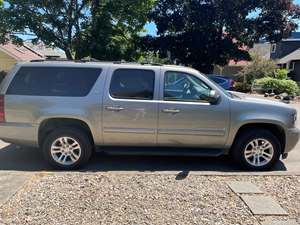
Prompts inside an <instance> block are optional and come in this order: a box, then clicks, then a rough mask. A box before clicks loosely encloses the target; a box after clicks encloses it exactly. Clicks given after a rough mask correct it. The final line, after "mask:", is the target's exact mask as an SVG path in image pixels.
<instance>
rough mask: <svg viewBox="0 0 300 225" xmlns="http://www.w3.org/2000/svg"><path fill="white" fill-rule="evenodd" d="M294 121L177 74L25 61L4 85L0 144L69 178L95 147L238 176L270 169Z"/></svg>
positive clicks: (292, 113) (287, 113) (283, 111)
mask: <svg viewBox="0 0 300 225" xmlns="http://www.w3.org/2000/svg"><path fill="white" fill-rule="evenodd" d="M296 119H297V111H296V110H295V109H294V108H292V107H290V106H288V105H286V104H283V103H279V102H274V101H268V100H264V99H260V98H253V97H251V96H247V95H238V94H235V93H232V92H229V91H225V90H224V89H223V88H221V87H220V86H219V85H217V84H215V83H214V82H212V81H211V80H210V79H208V78H207V77H206V76H205V75H203V74H201V73H200V72H198V71H196V70H194V69H191V68H187V67H180V66H166V65H152V64H144V65H142V64H134V63H129V64H128V63H127V64H126V63H113V62H111V63H102V62H99V63H96V62H93V63H92V62H85V63H83V62H53V61H45V62H43V61H41V62H28V63H20V64H18V65H17V66H16V67H14V69H13V70H12V71H11V72H10V73H9V74H8V75H7V76H6V77H5V79H4V81H3V82H2V83H1V86H0V138H1V139H3V140H4V141H6V142H8V143H15V144H19V145H28V146H35V147H40V149H41V150H42V152H43V154H44V157H45V159H46V160H47V161H48V162H49V163H50V164H51V165H52V166H54V167H55V168H59V169H67V170H69V169H74V168H78V167H79V166H81V165H83V164H84V163H86V162H87V161H88V160H89V159H90V157H91V155H92V152H93V151H94V150H95V149H99V150H101V151H103V152H106V153H111V154H150V155H153V154H155V155H167V156H172V155H173V156H174V155H178V156H195V155H197V156H220V155H231V157H232V158H233V159H235V161H236V162H237V163H239V164H240V165H241V166H243V167H244V168H247V169H251V170H266V169H270V168H271V167H272V166H273V165H274V164H275V163H276V162H278V160H279V159H280V156H282V157H283V158H286V157H287V156H288V153H289V152H290V151H291V150H292V149H293V148H294V146H295V145H296V143H297V142H298V140H299V135H300V131H299V129H297V128H296V126H295V124H296ZM116 146H119V147H117V148H109V147H116ZM122 146H127V147H129V148H125V149H123V148H121V147H122ZM135 147H139V148H135ZM149 147H150V148H149Z"/></svg>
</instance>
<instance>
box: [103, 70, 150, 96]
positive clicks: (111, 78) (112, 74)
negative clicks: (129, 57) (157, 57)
mask: <svg viewBox="0 0 300 225" xmlns="http://www.w3.org/2000/svg"><path fill="white" fill-rule="evenodd" d="M119 70H139V71H150V72H153V74H154V79H153V96H152V98H151V99H148V98H129V97H119V96H114V95H113V94H112V93H111V85H112V80H113V76H114V74H115V72H117V71H119ZM155 81H156V72H155V71H154V70H152V69H133V68H118V69H116V70H114V71H112V73H111V76H110V82H109V91H108V93H109V96H110V97H111V98H112V99H115V100H128V101H154V99H155Z"/></svg>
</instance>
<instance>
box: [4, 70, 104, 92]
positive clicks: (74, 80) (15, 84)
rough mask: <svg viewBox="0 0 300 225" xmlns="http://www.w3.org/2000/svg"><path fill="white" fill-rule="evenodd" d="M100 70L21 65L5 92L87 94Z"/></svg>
mask: <svg viewBox="0 0 300 225" xmlns="http://www.w3.org/2000/svg"><path fill="white" fill-rule="evenodd" d="M101 71H102V70H101V69H98V68H71V67H22V68H21V69H20V70H19V71H18V72H17V74H16V75H15V77H14V79H13V80H12V82H11V84H10V86H9V88H8V90H7V93H6V94H8V95H36V96H60V97H65V96H67V97H83V96H86V95H88V93H89V92H90V90H91V89H92V87H93V86H94V84H95V82H96V80H97V79H98V77H99V76H100V74H101Z"/></svg>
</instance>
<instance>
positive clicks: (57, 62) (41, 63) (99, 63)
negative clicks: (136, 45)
mask: <svg viewBox="0 0 300 225" xmlns="http://www.w3.org/2000/svg"><path fill="white" fill-rule="evenodd" d="M19 65H20V66H26V67H27V66H28V67H29V66H30V67H35V66H36V67H40V66H54V67H55V66H67V67H113V68H120V67H121V68H133V69H156V68H165V69H168V70H172V69H176V70H185V71H186V72H188V71H193V72H195V71H196V70H195V69H193V68H190V67H185V66H178V65H165V64H158V63H138V62H119V61H115V62H114V61H109V62H106V61H84V60H78V61H70V60H32V61H29V62H21V63H19ZM197 72H198V71H197Z"/></svg>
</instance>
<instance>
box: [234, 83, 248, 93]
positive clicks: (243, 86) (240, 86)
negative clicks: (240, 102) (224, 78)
mask: <svg viewBox="0 0 300 225" xmlns="http://www.w3.org/2000/svg"><path fill="white" fill-rule="evenodd" d="M234 90H235V91H239V92H244V93H247V92H250V91H251V85H250V84H247V83H243V82H236V83H235V87H234Z"/></svg>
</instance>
